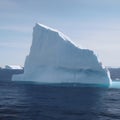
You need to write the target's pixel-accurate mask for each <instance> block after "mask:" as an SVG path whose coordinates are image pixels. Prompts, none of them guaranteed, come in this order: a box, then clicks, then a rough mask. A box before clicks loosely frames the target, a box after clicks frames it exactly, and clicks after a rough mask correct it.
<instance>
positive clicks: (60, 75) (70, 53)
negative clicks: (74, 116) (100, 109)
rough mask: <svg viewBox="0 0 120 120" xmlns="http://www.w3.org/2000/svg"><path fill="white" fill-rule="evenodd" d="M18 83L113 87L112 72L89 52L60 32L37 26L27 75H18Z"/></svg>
mask: <svg viewBox="0 0 120 120" xmlns="http://www.w3.org/2000/svg"><path fill="white" fill-rule="evenodd" d="M12 80H14V81H34V82H39V83H83V84H100V85H107V86H108V85H110V84H111V79H110V75H109V72H108V70H107V69H106V68H105V67H103V66H102V65H101V63H100V62H99V61H98V59H97V56H96V55H95V54H94V52H93V51H91V50H89V49H82V48H79V47H77V46H76V45H74V44H73V43H72V42H71V40H70V39H69V38H68V37H66V36H65V35H64V34H63V33H61V32H59V31H58V30H55V29H52V28H49V27H47V26H44V25H41V24H36V26H35V27H34V30H33V41H32V46H31V49H30V53H29V55H28V56H27V57H26V61H25V65H24V74H21V75H14V76H13V78H12Z"/></svg>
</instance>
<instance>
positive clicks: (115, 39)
mask: <svg viewBox="0 0 120 120" xmlns="http://www.w3.org/2000/svg"><path fill="white" fill-rule="evenodd" d="M36 22H39V23H41V24H45V25H48V26H50V27H53V28H55V29H58V30H60V31H62V32H63V33H64V34H66V35H67V36H68V37H70V38H71V39H72V40H73V42H75V43H76V44H77V45H78V46H83V47H86V48H89V49H93V50H94V51H95V52H96V53H97V54H98V57H99V59H100V60H101V61H102V63H103V64H104V65H106V66H120V55H119V53H120V0H0V66H4V65H6V64H10V65H11V64H12V65H14V64H17V65H23V64H24V60H25V57H26V55H27V54H28V53H29V49H30V45H31V42H32V29H33V26H34V25H35V23H36Z"/></svg>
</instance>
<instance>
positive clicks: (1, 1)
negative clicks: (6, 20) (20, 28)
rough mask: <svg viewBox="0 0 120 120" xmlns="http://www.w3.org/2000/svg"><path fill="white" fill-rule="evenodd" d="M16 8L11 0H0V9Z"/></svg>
mask: <svg viewBox="0 0 120 120" xmlns="http://www.w3.org/2000/svg"><path fill="white" fill-rule="evenodd" d="M14 8H17V4H16V2H15V1H13V0H0V10H2V9H14Z"/></svg>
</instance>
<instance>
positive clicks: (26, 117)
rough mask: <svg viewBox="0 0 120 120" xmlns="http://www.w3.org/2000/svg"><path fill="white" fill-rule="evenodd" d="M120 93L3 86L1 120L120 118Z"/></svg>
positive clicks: (76, 88) (0, 92) (109, 90)
mask: <svg viewBox="0 0 120 120" xmlns="http://www.w3.org/2000/svg"><path fill="white" fill-rule="evenodd" d="M119 99H120V90H119V89H107V88H106V89H105V88H95V87H94V88H91V87H72V86H71V87H70V86H69V87H65V86H49V85H35V84H23V83H21V84H20V83H14V82H13V83H1V84H0V120H1V119H4V120H17V119H20V120H107V119H109V120H114V119H115V120H116V119H120V115H119V112H120V102H119Z"/></svg>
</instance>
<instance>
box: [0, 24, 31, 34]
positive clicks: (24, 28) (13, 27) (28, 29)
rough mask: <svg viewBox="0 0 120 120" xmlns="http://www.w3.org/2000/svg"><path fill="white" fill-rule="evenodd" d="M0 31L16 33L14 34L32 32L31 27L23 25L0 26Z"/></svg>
mask: <svg viewBox="0 0 120 120" xmlns="http://www.w3.org/2000/svg"><path fill="white" fill-rule="evenodd" d="M0 30H8V31H16V32H32V27H31V26H25V25H24V26H23V25H17V24H16V25H4V26H0Z"/></svg>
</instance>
